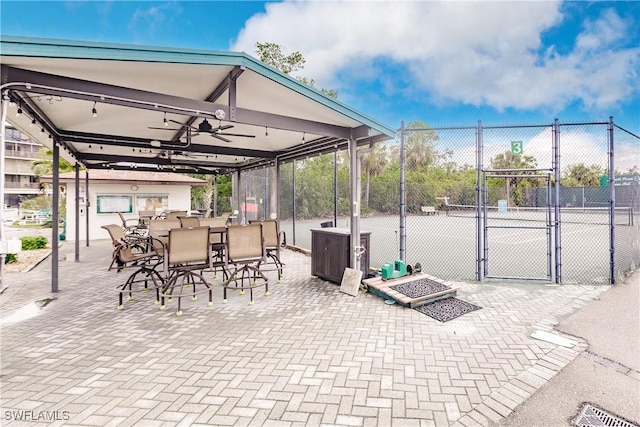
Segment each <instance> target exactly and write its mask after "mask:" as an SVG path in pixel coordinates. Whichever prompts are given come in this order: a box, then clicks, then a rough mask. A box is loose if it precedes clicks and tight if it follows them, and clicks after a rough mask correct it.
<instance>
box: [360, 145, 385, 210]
mask: <svg viewBox="0 0 640 427" xmlns="http://www.w3.org/2000/svg"><path fill="white" fill-rule="evenodd" d="M361 161H362V163H361V167H362V173H363V174H364V175H365V178H366V180H365V191H364V206H365V208H366V209H368V208H369V184H370V182H371V177H372V176H378V175H380V174H382V173H383V172H384V170H385V169H386V167H387V164H388V159H387V150H386V147H385V146H384V145H382V144H374V146H373V150H372V151H370V152H368V153H366V154H364V155H363V156H362V158H361Z"/></svg>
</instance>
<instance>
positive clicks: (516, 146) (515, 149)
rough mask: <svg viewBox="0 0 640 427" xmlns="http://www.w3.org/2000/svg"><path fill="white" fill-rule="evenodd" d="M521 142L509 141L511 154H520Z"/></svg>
mask: <svg viewBox="0 0 640 427" xmlns="http://www.w3.org/2000/svg"><path fill="white" fill-rule="evenodd" d="M522 152H523V149H522V141H511V153H512V154H522Z"/></svg>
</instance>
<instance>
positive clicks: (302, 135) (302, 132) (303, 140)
mask: <svg viewBox="0 0 640 427" xmlns="http://www.w3.org/2000/svg"><path fill="white" fill-rule="evenodd" d="M302 142H304V132H302Z"/></svg>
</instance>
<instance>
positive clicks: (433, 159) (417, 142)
mask: <svg viewBox="0 0 640 427" xmlns="http://www.w3.org/2000/svg"><path fill="white" fill-rule="evenodd" d="M407 129H409V130H408V131H406V135H407V136H406V139H405V145H404V146H405V166H406V168H407V170H408V171H414V172H415V171H420V170H424V169H427V168H428V167H429V166H432V165H435V164H436V163H438V162H439V161H441V160H443V159H446V158H447V157H450V156H451V153H450V152H449V151H445V152H439V151H438V149H437V148H436V144H437V142H438V140H439V139H440V137H439V136H438V134H437V133H436V132H435V131H434V130H432V129H430V128H429V125H428V124H426V123H425V122H422V121H416V122H411V123H409V124H408V126H407ZM411 129H424V130H411ZM399 150H400V146H396V147H394V150H393V156H394V157H397V158H398V159H399V158H400V151H399Z"/></svg>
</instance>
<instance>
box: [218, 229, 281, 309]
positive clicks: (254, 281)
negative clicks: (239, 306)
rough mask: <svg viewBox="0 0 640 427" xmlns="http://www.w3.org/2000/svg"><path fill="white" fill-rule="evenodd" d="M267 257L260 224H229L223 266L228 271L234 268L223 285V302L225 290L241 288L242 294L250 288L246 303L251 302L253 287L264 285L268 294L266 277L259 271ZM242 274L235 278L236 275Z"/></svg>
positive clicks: (225, 296) (225, 298)
mask: <svg viewBox="0 0 640 427" xmlns="http://www.w3.org/2000/svg"><path fill="white" fill-rule="evenodd" d="M265 260H266V254H265V249H264V237H263V235H262V224H261V223H253V224H249V225H229V226H228V227H227V237H226V250H225V266H226V268H227V270H229V269H230V268H233V269H234V270H233V272H232V273H231V274H230V275H229V278H228V279H227V280H225V281H224V282H223V284H222V286H223V289H224V291H223V292H224V299H223V303H226V302H227V289H228V288H230V287H232V286H231V282H234V285H235V286H233V288H235V289H240V293H241V294H243V293H244V290H245V289H249V292H250V300H249V304H253V288H256V287H259V286H264V287H265V295H269V279H268V278H267V276H265V275H264V273H263V272H262V271H261V270H260V266H261V264H262V263H264V262H265ZM239 273H241V276H240V277H239V278H238V274H239Z"/></svg>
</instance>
